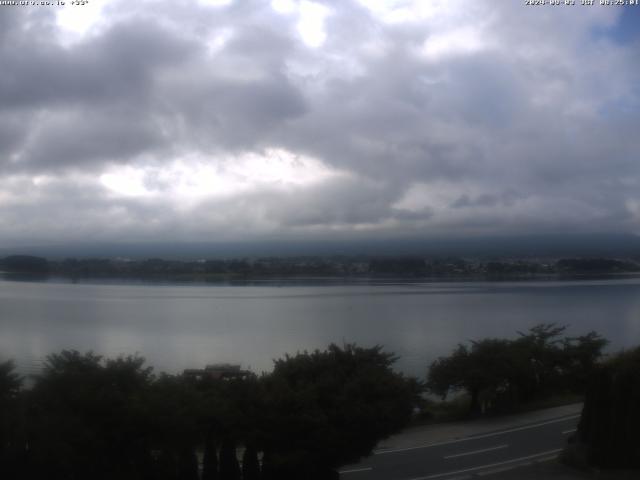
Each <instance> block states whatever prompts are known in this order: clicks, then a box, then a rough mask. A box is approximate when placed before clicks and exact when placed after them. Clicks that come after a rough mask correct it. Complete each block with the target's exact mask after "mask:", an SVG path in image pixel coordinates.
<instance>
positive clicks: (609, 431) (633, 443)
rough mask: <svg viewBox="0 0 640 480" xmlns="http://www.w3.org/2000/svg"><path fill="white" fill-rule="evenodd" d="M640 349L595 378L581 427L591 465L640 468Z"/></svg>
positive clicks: (580, 436) (610, 364) (619, 357)
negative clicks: (639, 437)
mask: <svg viewBox="0 0 640 480" xmlns="http://www.w3.org/2000/svg"><path fill="white" fill-rule="evenodd" d="M638 405H640V347H638V348H635V349H634V350H630V351H628V352H624V353H621V354H619V355H617V356H616V357H614V358H612V359H611V360H610V361H608V362H607V363H605V364H604V365H602V366H600V367H599V368H597V369H596V371H595V372H594V373H593V374H592V376H591V379H590V383H589V387H588V389H587V395H586V398H585V402H584V408H583V410H582V416H581V417H580V423H579V425H578V435H577V436H578V440H579V442H580V444H581V445H580V446H581V447H582V449H583V450H585V451H586V458H587V461H588V463H590V464H591V465H593V466H597V467H601V468H640V441H638V431H640V410H639V409H638Z"/></svg>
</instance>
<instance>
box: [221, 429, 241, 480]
mask: <svg viewBox="0 0 640 480" xmlns="http://www.w3.org/2000/svg"><path fill="white" fill-rule="evenodd" d="M240 478H241V473H240V464H239V463H238V457H237V456H236V443H235V442H234V441H233V440H231V439H229V438H227V439H225V440H223V442H222V445H221V447H220V480H240Z"/></svg>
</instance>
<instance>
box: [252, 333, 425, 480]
mask: <svg viewBox="0 0 640 480" xmlns="http://www.w3.org/2000/svg"><path fill="white" fill-rule="evenodd" d="M395 360H396V357H394V355H393V354H390V353H385V352H383V351H382V347H380V346H376V347H373V348H360V347H356V346H355V345H345V346H344V347H343V348H341V347H339V346H337V345H330V346H329V348H328V349H327V350H325V351H319V350H316V351H314V352H312V353H308V352H304V353H298V354H297V355H295V356H288V355H287V356H285V358H284V359H280V360H277V361H276V362H275V366H274V370H273V373H272V374H271V375H269V376H267V377H264V378H263V381H264V383H265V391H266V396H267V408H266V410H265V411H266V419H265V424H264V431H265V432H266V433H265V438H264V439H263V442H264V443H263V447H264V450H265V458H264V459H263V468H264V469H265V470H266V473H267V477H269V476H271V477H272V478H273V477H275V475H276V474H277V478H279V479H283V480H284V479H288V478H308V479H314V478H318V479H320V478H323V479H324V478H333V477H334V476H335V474H334V472H333V470H332V469H334V468H336V467H338V466H340V465H343V464H346V463H349V462H353V461H356V460H358V459H359V458H361V457H362V456H365V455H368V454H370V453H371V450H372V449H373V447H374V446H375V445H376V444H377V443H378V441H380V440H381V439H383V438H385V437H387V436H389V435H391V434H392V433H394V432H396V431H398V430H400V429H401V428H402V427H404V426H405V425H406V424H407V422H408V421H409V419H410V418H411V415H412V411H413V407H414V405H415V404H416V403H417V400H418V396H419V393H420V391H421V385H419V384H418V382H417V381H415V380H411V379H407V378H405V377H403V376H402V375H401V374H398V373H396V372H394V371H393V370H392V368H391V367H392V365H393V363H394V362H395Z"/></svg>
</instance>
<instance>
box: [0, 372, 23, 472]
mask: <svg viewBox="0 0 640 480" xmlns="http://www.w3.org/2000/svg"><path fill="white" fill-rule="evenodd" d="M22 380H23V379H22V377H21V376H20V375H18V374H17V373H16V371H15V364H14V363H13V362H12V361H10V360H9V361H6V362H1V363H0V476H2V477H3V478H7V479H13V478H16V479H17V478H19V473H20V471H19V466H20V464H21V463H22V461H23V456H24V454H25V448H24V447H25V445H26V439H25V438H23V428H22V427H23V423H22V421H23V415H22V413H23V410H22V408H21V405H20V402H19V397H18V396H19V394H20V389H21V388H22Z"/></svg>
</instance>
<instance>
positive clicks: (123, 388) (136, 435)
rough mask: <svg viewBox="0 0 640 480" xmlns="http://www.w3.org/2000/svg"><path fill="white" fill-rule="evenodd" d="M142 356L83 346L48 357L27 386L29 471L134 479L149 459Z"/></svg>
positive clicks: (147, 380) (51, 475)
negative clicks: (105, 354) (112, 356)
mask: <svg viewBox="0 0 640 480" xmlns="http://www.w3.org/2000/svg"><path fill="white" fill-rule="evenodd" d="M150 381H151V369H150V368H147V367H144V359H142V358H139V357H125V358H120V359H117V360H113V361H108V362H105V361H103V359H102V357H100V356H98V355H94V354H93V353H91V352H89V353H86V354H80V353H79V352H76V351H63V352H61V353H59V354H55V355H50V356H49V357H47V361H46V362H45V365H44V368H43V372H42V374H41V375H40V376H38V378H37V379H36V383H35V385H34V388H33V389H32V391H31V392H29V396H28V403H29V411H28V417H29V426H28V428H29V455H30V456H29V465H30V472H29V474H30V475H31V476H32V477H33V478H39V477H40V478H51V479H57V478H61V479H62V478H64V479H68V478H92V479H101V478H104V479H107V478H123V479H127V478H137V477H138V475H141V474H142V472H143V471H144V470H145V469H146V468H147V467H148V465H149V458H148V457H149V450H148V449H147V448H146V443H147V442H146V441H147V440H148V437H147V425H148V422H147V421H145V415H144V411H145V409H144V405H143V402H142V401H141V399H142V397H143V393H144V390H145V389H146V388H147V387H148V385H149V383H150Z"/></svg>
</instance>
